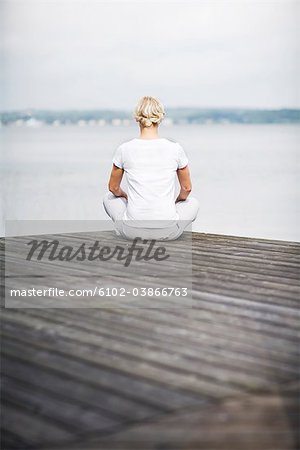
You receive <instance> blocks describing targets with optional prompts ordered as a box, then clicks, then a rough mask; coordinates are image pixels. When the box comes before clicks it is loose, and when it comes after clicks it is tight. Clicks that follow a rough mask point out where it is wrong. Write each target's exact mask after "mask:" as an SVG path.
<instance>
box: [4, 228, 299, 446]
mask: <svg viewBox="0 0 300 450" xmlns="http://www.w3.org/2000/svg"><path fill="white" fill-rule="evenodd" d="M78 236H79V235H76V234H74V235H72V234H70V235H68V239H69V241H72V240H73V241H76V240H78ZM86 237H87V238H89V237H90V238H92V237H93V236H92V235H91V236H86ZM110 238H111V239H113V237H112V236H111V237H110ZM192 239H193V260H192V283H193V284H192V289H193V302H194V303H193V306H192V307H190V308H180V307H179V308H178V307H177V308H172V307H170V305H168V303H166V305H165V306H164V305H162V306H160V307H159V308H134V307H131V308H121V307H120V308H109V307H108V308H103V309H101V308H74V309H71V308H55V309H54V308H47V309H43V308H40V309H38V308H23V309H20V308H17V309H11V308H5V309H2V327H1V328H2V341H1V342H2V346H1V357H2V364H1V368H2V377H1V379H2V402H3V407H2V424H1V426H2V446H1V448H2V449H3V450H14V449H20V450H33V449H35V450H75V449H80V450H89V449H97V450H98V449H99V450H100V449H101V450H102V449H103V450H110V449H113V450H154V449H156V450H162V449H164V450H167V449H169V450H177V449H184V450H192V449H194V450H202V449H203V450H212V449H213V450H218V449H223V450H225V449H226V450H276V449H278V450H289V449H297V448H299V434H298V432H299V428H298V427H299V401H298V396H299V292H300V280H299V274H300V254H299V250H300V244H298V243H295V242H283V241H271V240H264V239H251V238H242V237H233V236H220V235H213V234H204V233H193V236H192ZM180 242H181V241H180V240H179V241H178V245H179V246H180V245H181V244H180ZM8 258H11V260H13V259H14V258H16V260H17V255H13V254H9V255H8ZM61 275H62V277H63V275H64V274H63V273H62V274H61ZM88 276H89V273H88V272H87V271H85V270H83V271H82V272H81V273H80V271H78V272H77V273H76V277H77V278H78V280H79V281H80V282H83V281H84V279H85V277H88ZM68 280H69V278H68V276H66V277H65V283H67V282H68ZM23 281H24V280H23ZM16 282H17V279H13V278H11V277H10V278H8V279H7V280H6V284H7V285H9V286H13V285H14V283H16ZM38 282H39V285H42V284H43V278H41V279H39V281H38Z"/></svg>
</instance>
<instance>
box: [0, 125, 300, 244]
mask: <svg viewBox="0 0 300 450" xmlns="http://www.w3.org/2000/svg"><path fill="white" fill-rule="evenodd" d="M0 134H1V141H2V149H3V150H2V151H3V156H4V157H3V164H2V170H3V172H4V177H3V180H4V182H3V189H2V192H3V193H4V196H3V197H4V200H3V201H4V205H3V206H4V208H3V210H4V215H5V217H6V219H28V220H29V219H35V220H37V219H56V220H57V219H81V220H82V219H90V220H94V219H104V218H106V216H105V213H104V211H103V208H102V202H101V196H102V194H103V193H104V192H105V191H106V188H107V179H108V175H109V171H110V168H111V158H112V154H113V152H114V150H115V148H116V146H117V145H119V144H120V143H121V142H123V141H125V140H127V139H131V138H132V137H135V136H137V130H136V128H135V127H125V126H124V127H122V126H121V127H112V126H105V127H74V126H69V127H61V128H54V127H42V128H34V129H33V128H17V127H13V126H10V127H3V128H2V129H0ZM161 136H164V137H169V138H172V139H175V140H178V141H180V142H181V144H182V145H183V146H184V148H185V150H186V152H187V154H188V157H189V160H190V167H191V172H192V179H193V195H194V196H196V197H197V198H198V199H199V201H200V204H201V207H200V211H199V217H198V219H197V221H196V223H195V225H194V227H193V229H194V230H195V231H202V232H207V233H220V234H231V235H239V236H255V237H263V238H273V239H285V240H298V241H299V240H300V202H299V196H300V193H299V184H298V183H299V178H300V177H299V175H300V158H299V152H300V149H299V142H300V139H299V138H300V126H298V125H233V124H230V125H225V124H224V125H213V124H212V125H182V126H174V127H165V128H164V127H163V126H162V128H161ZM3 233H4V226H3V221H2V225H1V234H2V235H3Z"/></svg>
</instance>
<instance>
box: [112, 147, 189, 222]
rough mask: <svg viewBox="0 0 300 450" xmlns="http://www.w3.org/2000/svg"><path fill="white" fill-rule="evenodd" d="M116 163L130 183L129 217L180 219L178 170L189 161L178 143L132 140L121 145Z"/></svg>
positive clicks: (126, 217) (137, 218)
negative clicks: (177, 190) (177, 206)
mask: <svg viewBox="0 0 300 450" xmlns="http://www.w3.org/2000/svg"><path fill="white" fill-rule="evenodd" d="M113 163H114V164H115V165H116V166H117V167H119V168H121V169H123V170H124V171H125V173H126V176H127V183H128V206H127V209H126V212H125V214H124V217H123V218H124V219H125V220H176V219H178V215H177V212H176V207H175V202H174V197H175V180H176V171H177V169H181V168H183V167H185V166H186V165H187V164H188V159H187V157H186V154H185V152H184V150H183V148H182V147H181V145H180V144H179V143H177V142H173V141H170V140H169V139H165V138H156V139H141V138H140V139H138V138H135V139H132V140H130V141H127V142H124V143H123V144H121V145H120V146H119V147H118V148H117V150H116V152H115V155H114V158H113Z"/></svg>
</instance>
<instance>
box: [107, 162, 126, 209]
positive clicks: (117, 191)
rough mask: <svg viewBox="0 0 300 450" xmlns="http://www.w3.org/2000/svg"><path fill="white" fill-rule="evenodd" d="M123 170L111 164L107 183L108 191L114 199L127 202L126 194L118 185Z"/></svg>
mask: <svg viewBox="0 0 300 450" xmlns="http://www.w3.org/2000/svg"><path fill="white" fill-rule="evenodd" d="M123 174H124V170H123V169H120V168H119V167H117V166H115V164H113V167H112V170H111V174H110V179H109V183H108V189H109V190H110V192H112V193H113V194H114V195H115V196H116V197H124V198H126V200H127V194H126V192H124V191H123V190H122V189H121V187H120V185H121V181H122V178H123Z"/></svg>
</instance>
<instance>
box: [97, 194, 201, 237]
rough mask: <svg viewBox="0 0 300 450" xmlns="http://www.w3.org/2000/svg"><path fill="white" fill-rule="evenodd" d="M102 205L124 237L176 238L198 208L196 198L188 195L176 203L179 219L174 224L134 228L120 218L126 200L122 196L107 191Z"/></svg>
mask: <svg viewBox="0 0 300 450" xmlns="http://www.w3.org/2000/svg"><path fill="white" fill-rule="evenodd" d="M103 206H104V209H105V211H106V213H107V214H108V216H109V217H110V218H111V219H112V221H113V222H114V225H115V228H116V231H117V234H119V235H121V236H123V237H124V238H126V239H135V238H136V237H141V238H143V239H157V240H174V239H177V238H179V236H180V235H181V234H182V233H183V231H184V230H185V228H186V227H187V226H188V225H190V224H191V223H192V222H193V221H194V220H195V219H196V217H197V213H198V210H199V202H198V200H197V199H196V198H194V197H188V198H187V199H186V200H185V201H182V202H178V203H176V210H177V213H178V216H179V219H178V220H177V221H176V223H174V225H172V226H167V227H164V228H160V227H157V228H156V227H155V228H152V227H151V228H150V227H147V224H146V226H145V227H143V228H135V227H133V226H129V225H128V222H130V221H128V220H127V221H126V220H124V221H123V220H122V219H123V216H124V213H125V211H126V208H127V200H126V199H125V198H124V197H115V196H114V194H112V193H111V192H108V193H107V194H106V195H105V196H104V198H103ZM154 226H155V225H154Z"/></svg>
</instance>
